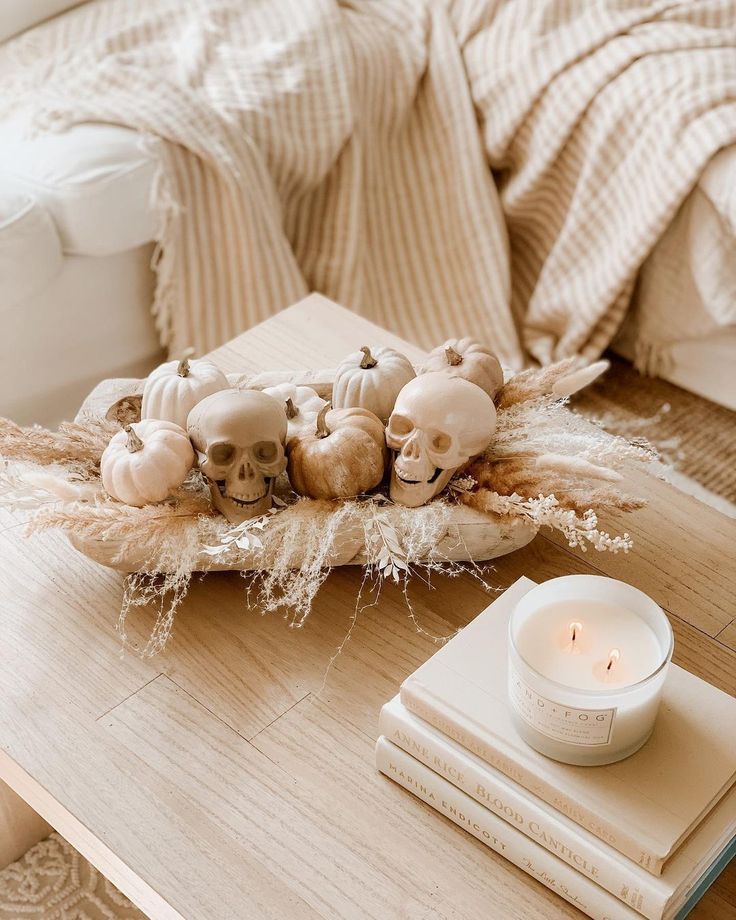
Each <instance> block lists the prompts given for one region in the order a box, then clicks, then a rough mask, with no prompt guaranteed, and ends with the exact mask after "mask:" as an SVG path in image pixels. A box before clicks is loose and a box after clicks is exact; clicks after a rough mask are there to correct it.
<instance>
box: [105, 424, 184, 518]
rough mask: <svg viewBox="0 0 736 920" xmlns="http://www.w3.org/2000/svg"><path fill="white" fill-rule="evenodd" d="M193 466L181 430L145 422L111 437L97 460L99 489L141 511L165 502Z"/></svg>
mask: <svg viewBox="0 0 736 920" xmlns="http://www.w3.org/2000/svg"><path fill="white" fill-rule="evenodd" d="M193 463H194V450H193V449H192V445H191V442H190V441H189V437H188V435H187V433H186V431H184V429H183V428H180V427H179V425H175V424H174V423H173V422H167V421H164V420H163V419H146V420H145V421H141V422H138V423H137V424H136V425H135V427H134V426H133V425H126V426H125V428H124V429H123V430H122V431H118V433H117V434H114V435H113V436H112V438H111V440H110V443H109V444H108V445H107V447H106V448H105V450H104V451H103V454H102V458H101V460H100V472H101V473H102V485H103V486H104V487H105V491H106V492H107V493H108V494H109V495H111V496H112V497H113V498H115V499H117V500H118V501H120V502H124V503H125V504H126V505H133V507H135V508H142V507H143V505H149V504H153V503H154V502H160V501H163V500H164V499H165V498H167V497H168V496H169V495H170V494H171V493H172V492H173V491H174V489H176V488H178V487H179V486H180V485H181V484H182V483H183V482H184V480H185V479H186V478H187V474H188V473H189V470H190V469H191V468H192V464H193Z"/></svg>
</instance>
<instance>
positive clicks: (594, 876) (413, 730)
mask: <svg viewBox="0 0 736 920" xmlns="http://www.w3.org/2000/svg"><path fill="white" fill-rule="evenodd" d="M378 731H379V733H380V734H382V735H384V736H385V737H386V738H388V740H389V741H392V742H393V743H394V744H395V745H397V746H398V747H400V748H402V749H403V750H404V751H406V752H407V753H408V754H411V755H412V756H413V757H414V758H415V759H417V760H419V761H421V762H422V763H423V764H424V765H425V766H427V767H429V768H430V769H431V770H434V771H435V773H438V774H439V775H440V776H442V777H443V778H444V779H446V780H447V781H448V782H451V783H452V784H453V785H455V786H457V787H458V788H459V789H462V790H463V792H466V793H467V794H468V795H470V796H472V797H473V798H474V799H475V800H476V801H477V802H479V803H480V804H481V805H482V806H483V807H484V808H487V809H488V810H489V811H492V812H493V813H494V814H496V815H498V817H499V818H501V819H502V820H504V821H506V822H507V823H508V824H510V825H512V826H513V827H515V828H516V829H518V830H520V831H521V832H522V833H523V834H525V835H526V836H527V837H529V838H530V839H531V840H533V841H535V843H537V844H539V845H541V846H543V847H544V848H545V849H547V850H549V851H550V852H551V853H553V854H554V855H555V856H557V857H558V858H559V859H562V860H563V861H564V862H566V863H567V864H568V865H569V866H572V868H573V869H575V870H576V871H577V872H580V873H581V874H582V875H585V876H587V877H588V878H590V879H591V880H592V881H594V882H596V883H597V884H598V885H600V886H601V887H602V888H605V889H606V891H610V893H611V894H612V895H614V896H615V897H616V898H618V899H619V900H620V901H623V902H624V903H626V904H628V905H629V906H630V907H632V908H633V909H634V910H636V911H637V912H638V913H640V914H642V916H644V917H646V918H648V920H661V917H662V915H663V914H664V911H665V909H666V907H667V905H668V902H669V899H670V895H671V892H669V891H667V890H666V888H665V886H664V885H663V883H662V882H661V881H660V880H659V879H655V878H654V877H653V876H651V875H649V874H648V873H647V872H645V871H644V870H643V869H641V868H639V867H638V866H636V865H634V864H633V863H630V862H629V861H628V860H626V859H624V858H623V857H622V856H621V855H620V854H618V853H617V852H616V851H614V850H612V848H611V847H608V846H607V845H606V844H605V843H603V842H601V841H600V840H598V839H597V838H596V837H594V836H593V835H592V834H590V833H588V832H587V831H584V830H582V829H581V828H580V827H577V826H574V827H571V826H570V822H566V821H565V820H564V819H563V820H560V817H559V816H557V814H556V813H555V812H553V811H552V810H551V809H550V808H549V806H547V805H545V803H543V802H542V801H541V800H539V799H538V798H536V796H533V795H532V794H531V793H529V792H527V791H526V790H524V789H523V788H521V787H518V786H516V784H515V783H513V782H512V781H511V780H509V779H508V778H507V777H505V776H504V775H503V774H501V773H499V772H498V771H497V770H494V768H493V767H490V766H488V765H487V764H485V763H480V762H479V761H478V760H477V759H473V757H472V756H469V755H468V754H467V753H466V752H465V751H464V750H463V749H462V748H460V747H459V746H458V745H457V743H456V742H454V741H452V740H451V739H449V738H447V737H446V736H444V735H441V734H440V733H439V732H438V731H437V730H436V729H434V728H432V727H431V726H429V725H427V724H425V723H423V722H420V721H419V720H418V719H417V718H416V717H414V716H413V715H412V714H411V713H409V712H407V710H406V709H405V708H404V707H403V706H397V705H396V704H395V703H389V704H387V705H386V706H384V707H383V709H382V710H381V716H380V719H379V722H378Z"/></svg>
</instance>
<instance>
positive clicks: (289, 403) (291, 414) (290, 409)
mask: <svg viewBox="0 0 736 920" xmlns="http://www.w3.org/2000/svg"><path fill="white" fill-rule="evenodd" d="M297 415H299V409H297V407H296V406H295V405H294V401H293V400H292V398H291V396H290V397H289V398H288V399H287V400H286V417H287V418H288V419H292V418H296V417H297Z"/></svg>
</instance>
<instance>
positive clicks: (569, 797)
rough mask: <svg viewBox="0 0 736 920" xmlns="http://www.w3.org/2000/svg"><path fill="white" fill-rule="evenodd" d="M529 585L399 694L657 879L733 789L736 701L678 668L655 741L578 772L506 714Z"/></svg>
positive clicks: (503, 599)
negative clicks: (514, 639) (514, 625)
mask: <svg viewBox="0 0 736 920" xmlns="http://www.w3.org/2000/svg"><path fill="white" fill-rule="evenodd" d="M533 586H534V582H532V581H530V580H529V579H528V578H521V579H519V581H517V582H516V583H515V584H514V585H512V586H511V588H509V589H508V590H507V591H506V592H504V594H503V595H501V596H500V597H499V598H498V599H497V600H496V601H495V602H494V603H493V604H491V605H490V607H488V608H487V609H486V610H485V611H483V613H481V614H480V615H479V616H478V617H476V619H475V620H473V621H472V623H470V624H469V625H468V626H466V627H465V629H463V630H462V631H461V632H460V633H459V634H458V635H457V636H455V637H454V638H453V639H451V640H450V642H448V643H447V645H445V646H444V648H442V649H440V650H439V651H438V652H437V653H436V654H435V655H434V656H433V657H432V658H430V659H429V661H427V662H425V664H423V665H422V666H421V667H420V668H418V670H417V671H415V672H414V674H412V675H411V676H410V677H408V678H407V679H406V680H405V681H404V683H403V684H402V687H401V701H402V703H403V704H404V705H405V706H406V707H407V709H409V710H411V711H412V712H414V713H415V714H416V715H418V716H419V717H420V718H422V719H424V720H425V721H427V722H429V723H430V724H432V725H434V726H435V728H438V729H439V730H440V731H441V732H443V733H444V734H446V735H448V736H449V737H451V738H453V739H454V740H455V741H457V742H458V743H459V744H460V745H461V746H463V747H465V748H467V749H468V750H470V751H472V752H473V753H474V754H476V755H478V756H479V757H480V758H481V759H482V760H484V761H486V762H487V763H489V764H491V765H492V766H493V767H495V768H496V769H497V770H499V771H500V772H501V773H503V774H505V775H506V776H507V777H509V778H510V779H511V780H513V781H514V782H515V783H517V784H518V785H520V786H523V787H524V788H526V789H527V790H529V791H530V792H532V793H533V794H534V795H536V796H537V797H538V798H540V799H542V800H543V801H545V802H547V803H548V804H550V805H552V806H553V808H555V809H557V810H558V811H559V812H561V813H562V814H563V815H566V816H567V817H568V818H569V819H570V820H571V821H572V822H574V823H576V824H579V825H581V826H582V827H584V828H586V829H587V830H588V831H590V832H591V833H592V834H594V835H595V836H596V837H598V838H600V839H601V840H603V841H605V842H606V843H607V844H609V846H611V847H613V848H614V849H616V850H618V851H619V852H620V853H622V854H623V855H624V856H627V857H628V858H629V859H631V860H633V861H634V862H636V863H638V864H639V865H640V866H641V867H642V868H644V869H645V870H646V871H647V872H649V873H651V874H652V875H659V874H660V873H661V872H662V869H663V867H664V865H665V863H666V861H667V860H668V859H669V857H670V856H671V855H672V854H673V853H674V852H675V851H676V850H677V848H678V847H679V846H680V844H681V843H682V842H683V840H685V838H686V837H688V836H689V834H690V833H691V832H692V831H693V830H694V828H695V827H697V826H698V824H699V823H700V822H701V821H702V820H703V819H704V817H705V816H706V815H707V814H708V813H709V812H710V811H711V809H712V808H713V807H714V805H715V804H716V803H717V802H718V801H719V800H720V799H721V798H722V797H723V795H724V794H725V793H726V792H727V791H728V789H729V788H730V787H731V786H732V785H733V782H734V778H735V777H736V731H735V730H734V728H735V727H736V699H734V698H733V697H731V696H729V695H728V694H726V693H723V692H722V691H720V690H718V689H716V688H715V687H712V686H711V685H710V684H708V683H706V682H705V681H702V680H700V679H699V678H697V677H695V676H694V675H692V674H690V673H689V672H688V671H685V670H683V669H682V668H679V667H677V665H671V666H670V671H669V674H668V676H667V681H666V684H665V688H664V694H663V699H662V705H661V708H660V712H659V716H658V718H657V723H656V726H655V729H654V732H653V734H652V737H651V738H650V740H649V741H648V742H647V743H646V744H645V745H644V746H643V747H642V748H641V750H639V751H638V752H637V753H636V754H634V755H632V756H631V757H629V758H627V759H626V760H622V761H620V762H619V763H614V764H609V765H606V766H600V767H575V766H569V765H566V764H561V763H556V762H555V761H553V760H550V759H548V758H547V757H544V756H543V755H542V754H539V753H537V752H536V751H534V750H533V749H532V748H530V747H529V746H528V745H527V744H525V743H524V741H522V739H521V738H520V737H519V736H518V735H517V733H516V731H515V729H514V727H513V724H512V722H511V717H510V713H509V710H508V704H507V689H506V681H507V665H506V642H507V638H506V637H507V629H508V621H509V616H510V614H511V611H512V609H513V607H514V605H515V604H516V603H517V601H518V600H519V598H521V597H522V596H523V595H524V594H525V593H526V592H527V591H529V590H530V589H531V588H532V587H533Z"/></svg>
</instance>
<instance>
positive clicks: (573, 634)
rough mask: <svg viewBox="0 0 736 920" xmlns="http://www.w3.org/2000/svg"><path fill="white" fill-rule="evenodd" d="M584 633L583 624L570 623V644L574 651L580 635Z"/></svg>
mask: <svg viewBox="0 0 736 920" xmlns="http://www.w3.org/2000/svg"><path fill="white" fill-rule="evenodd" d="M582 631H583V624H582V623H576V622H572V623H570V643H571V645H572V648H573V650H574V649H575V642H576V640H577V638H578V634H579V633H581V632H582Z"/></svg>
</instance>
